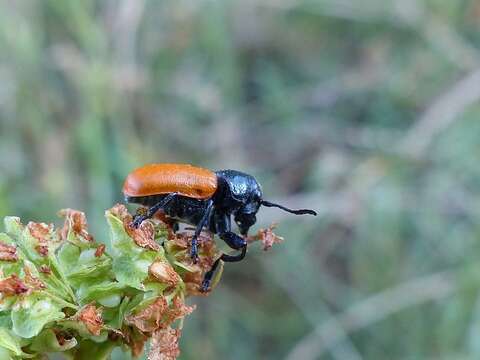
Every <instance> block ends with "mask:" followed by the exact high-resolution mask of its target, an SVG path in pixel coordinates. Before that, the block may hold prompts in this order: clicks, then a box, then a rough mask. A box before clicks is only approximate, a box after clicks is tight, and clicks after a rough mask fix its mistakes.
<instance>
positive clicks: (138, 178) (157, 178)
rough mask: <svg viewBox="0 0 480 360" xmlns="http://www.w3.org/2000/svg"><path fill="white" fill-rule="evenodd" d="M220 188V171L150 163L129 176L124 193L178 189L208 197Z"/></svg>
mask: <svg viewBox="0 0 480 360" xmlns="http://www.w3.org/2000/svg"><path fill="white" fill-rule="evenodd" d="M216 190H217V175H216V174H215V173H214V172H213V171H211V170H208V169H203V168H200V167H196V166H192V165H188V164H149V165H145V166H142V167H139V168H138V169H135V170H133V171H132V172H131V173H130V174H129V175H128V176H127V178H126V179H125V183H124V185H123V193H124V194H125V195H126V196H128V197H140V196H151V195H162V194H169V193H177V194H179V195H182V196H186V197H189V198H194V199H207V198H209V197H211V196H212V195H213V194H214V193H215V191H216Z"/></svg>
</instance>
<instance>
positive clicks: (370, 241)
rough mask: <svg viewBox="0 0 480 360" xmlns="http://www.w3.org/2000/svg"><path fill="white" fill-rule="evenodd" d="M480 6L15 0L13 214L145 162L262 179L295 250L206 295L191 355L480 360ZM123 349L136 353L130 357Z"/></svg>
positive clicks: (3, 145)
mask: <svg viewBox="0 0 480 360" xmlns="http://www.w3.org/2000/svg"><path fill="white" fill-rule="evenodd" d="M479 30H480V2H479V1H478V0H477V1H475V0H456V1H447V0H365V1H359V0H356V1H355V0H305V1H294V0H265V1H262V0H243V1H241V0H238V1H234V0H230V1H213V0H212V1H206V0H205V1H202V0H197V1H194V0H191V1H186V0H178V1H153V0H150V1H149V0H119V1H116V0H115V1H114V0H104V1H93V0H82V1H74V0H66V1H57V0H45V1H22V0H15V1H3V2H2V3H1V4H0V217H3V216H5V215H7V214H16V215H19V216H21V217H22V218H24V220H29V219H31V220H38V221H46V222H52V221H56V222H57V223H58V220H56V219H57V218H56V212H57V210H58V209H61V208H65V207H72V208H77V209H81V210H84V211H86V212H87V215H88V218H89V221H90V224H91V229H92V230H93V232H94V234H96V236H97V238H99V239H101V240H104V241H108V240H107V239H106V227H105V224H104V218H103V213H104V210H105V209H106V208H109V207H110V206H111V205H112V204H114V203H115V202H119V201H122V197H121V191H120V190H121V185H122V181H123V179H124V177H125V175H126V174H127V173H128V172H129V171H130V170H131V169H133V168H134V167H137V166H139V165H141V164H144V163H148V162H187V163H193V164H196V165H201V166H205V167H208V168H212V169H221V168H233V169H239V170H243V171H246V172H249V173H252V174H253V175H255V176H256V177H257V178H258V179H259V181H260V182H261V183H262V184H263V187H264V192H265V194H266V197H267V198H268V199H271V200H273V201H279V202H280V201H281V202H282V203H284V204H286V205H288V206H292V207H310V208H313V209H316V210H318V211H319V213H320V216H319V217H317V218H316V219H313V218H310V217H295V216H293V215H289V214H286V213H283V212H281V211H279V210H278V209H277V210H276V209H262V210H261V213H260V216H259V220H260V221H259V224H258V226H257V227H261V226H263V227H265V226H267V225H269V224H270V223H271V222H273V221H279V222H280V225H279V227H278V231H277V233H278V234H279V235H282V236H284V237H285V239H286V241H285V242H284V243H283V244H282V245H279V246H276V247H274V248H273V249H272V250H271V251H270V252H267V253H264V252H263V251H262V250H261V249H260V247H259V246H258V245H256V246H252V248H251V249H250V252H249V254H248V257H247V260H246V261H244V262H242V263H240V264H231V265H229V266H226V268H225V270H226V271H225V273H224V278H223V281H222V283H221V286H220V287H219V288H218V289H217V290H216V291H215V292H214V293H213V294H212V295H211V296H210V297H208V298H205V299H203V298H202V299H191V301H192V302H194V303H197V304H198V309H197V311H195V312H194V314H193V315H192V316H190V317H189V318H188V320H187V321H186V323H185V328H184V336H183V337H182V341H181V347H182V355H181V358H182V359H200V360H203V359H289V360H292V359H334V360H340V359H352V360H357V359H478V358H480V297H479V290H480V263H479V260H480V201H479V200H480V102H479V99H480V31H479ZM116 356H117V359H126V358H127V357H126V355H122V354H121V353H120V352H117V353H116Z"/></svg>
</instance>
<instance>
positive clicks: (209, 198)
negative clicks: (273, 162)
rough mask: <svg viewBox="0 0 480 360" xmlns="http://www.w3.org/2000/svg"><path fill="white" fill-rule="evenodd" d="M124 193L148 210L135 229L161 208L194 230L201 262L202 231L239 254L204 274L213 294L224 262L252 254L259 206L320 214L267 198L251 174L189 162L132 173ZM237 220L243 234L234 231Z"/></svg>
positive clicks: (204, 286)
mask: <svg viewBox="0 0 480 360" xmlns="http://www.w3.org/2000/svg"><path fill="white" fill-rule="evenodd" d="M123 194H124V195H125V201H126V202H127V203H133V204H139V205H143V206H146V207H147V208H148V210H147V211H146V212H144V213H137V215H135V217H134V219H133V226H134V227H138V226H140V224H141V223H142V222H143V221H144V220H146V219H149V218H151V217H153V216H154V215H155V213H156V212H157V211H159V210H161V211H162V212H163V213H164V214H165V215H166V216H167V217H168V218H170V219H171V220H172V221H173V222H174V223H175V225H177V226H178V222H180V223H186V224H190V225H193V226H195V233H194V235H193V237H192V240H191V253H190V255H191V257H192V259H193V261H194V262H195V263H196V262H197V259H198V236H199V235H200V233H201V231H202V229H203V228H206V229H208V230H209V231H211V232H212V233H213V234H218V236H219V237H220V239H222V240H223V241H225V243H226V244H227V245H228V246H229V247H231V248H232V249H234V250H240V253H239V254H237V255H229V254H222V255H221V257H220V258H219V259H217V260H216V261H215V262H214V264H213V266H212V268H211V269H210V270H209V271H208V272H207V273H206V274H205V277H204V279H203V282H202V287H201V290H202V291H208V289H209V287H210V282H211V279H212V277H213V274H214V272H215V269H216V268H217V266H218V264H219V262H220V260H223V261H225V262H237V261H241V260H242V259H243V258H244V257H245V254H246V252H247V241H246V237H247V234H248V230H249V229H250V227H251V226H252V225H254V224H255V222H256V221H257V219H256V214H257V212H258V210H259V209H260V206H266V207H277V208H280V209H282V210H284V211H287V212H289V213H292V214H295V215H304V214H310V215H315V216H316V215H317V213H316V212H315V211H313V210H309V209H300V210H292V209H289V208H287V207H285V206H282V205H279V204H275V203H272V202H270V201H266V200H264V199H263V194H262V188H261V186H260V184H259V183H258V182H257V180H256V179H255V178H254V177H253V176H252V175H249V174H246V173H243V172H240V171H237V170H219V171H211V170H208V169H204V168H200V167H196V166H192V165H188V164H168V163H160V164H148V165H144V166H142V167H139V168H137V169H135V170H133V171H132V172H131V173H130V174H128V176H127V177H126V179H125V183H124V185H123ZM232 216H233V218H234V221H235V223H236V224H237V226H238V229H239V231H240V235H241V236H240V235H238V234H236V233H234V232H233V231H232V229H231V217H232Z"/></svg>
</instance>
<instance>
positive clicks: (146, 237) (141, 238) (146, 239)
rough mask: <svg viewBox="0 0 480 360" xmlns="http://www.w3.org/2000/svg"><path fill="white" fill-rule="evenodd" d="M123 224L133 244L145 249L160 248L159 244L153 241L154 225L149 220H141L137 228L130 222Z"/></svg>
mask: <svg viewBox="0 0 480 360" xmlns="http://www.w3.org/2000/svg"><path fill="white" fill-rule="evenodd" d="M124 226H125V230H126V231H127V233H128V235H130V236H131V237H132V238H133V241H134V242H135V244H137V245H138V246H140V247H142V248H145V249H150V250H155V251H158V250H160V245H159V244H158V243H157V242H155V227H154V225H153V224H152V223H151V222H150V221H144V222H142V223H141V224H140V226H139V227H138V228H134V227H133V226H132V223H131V222H130V223H129V224H125V223H124Z"/></svg>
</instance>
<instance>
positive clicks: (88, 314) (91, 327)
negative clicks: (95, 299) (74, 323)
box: [78, 304, 103, 336]
mask: <svg viewBox="0 0 480 360" xmlns="http://www.w3.org/2000/svg"><path fill="white" fill-rule="evenodd" d="M78 320H80V321H81V322H83V323H84V324H85V326H86V328H87V330H88V331H89V332H90V333H91V334H92V335H95V336H98V335H100V331H101V330H102V327H103V320H102V310H101V309H99V308H97V307H96V306H95V305H94V304H89V305H87V306H85V307H84V308H83V309H82V310H80V313H79V314H78Z"/></svg>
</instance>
